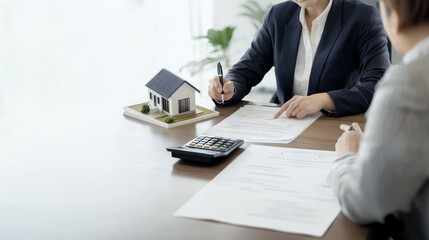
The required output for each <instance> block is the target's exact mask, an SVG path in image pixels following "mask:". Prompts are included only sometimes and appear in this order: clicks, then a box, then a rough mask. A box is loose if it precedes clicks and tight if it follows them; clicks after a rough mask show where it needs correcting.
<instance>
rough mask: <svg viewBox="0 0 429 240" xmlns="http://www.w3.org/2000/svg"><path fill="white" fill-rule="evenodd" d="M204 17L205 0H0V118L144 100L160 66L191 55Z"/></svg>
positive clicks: (176, 65)
mask: <svg viewBox="0 0 429 240" xmlns="http://www.w3.org/2000/svg"><path fill="white" fill-rule="evenodd" d="M201 19H202V21H200V20H201ZM205 19H208V20H205ZM208 24H211V2H210V1H203V2H201V1H200V0H178V1H170V0H73V1H64V0H37V1H34V0H0V36H1V37H0V117H1V116H2V115H7V114H22V115H25V114H27V115H28V114H29V115H31V114H32V113H37V112H38V109H42V108H49V107H51V106H53V105H64V106H67V104H68V103H72V102H82V103H90V102H92V103H97V104H104V103H109V104H117V105H119V106H121V105H123V104H124V103H126V102H132V101H139V100H141V99H146V98H147V90H146V88H145V86H144V85H145V84H146V82H147V81H149V80H150V78H152V77H153V76H154V75H155V74H156V73H157V72H158V71H159V70H160V69H161V68H167V69H169V70H171V71H172V72H175V73H177V72H178V70H179V68H180V67H181V66H182V65H184V64H185V63H186V62H188V61H189V60H191V59H192V58H194V57H195V54H196V51H197V50H196V47H195V46H196V45H195V41H193V40H192V36H196V35H201V32H202V30H201V29H203V28H204V26H205V25H208ZM181 76H182V77H185V78H186V72H184V73H182V74H181ZM190 82H191V83H192V84H195V85H198V84H196V83H195V82H192V80H191V81H190ZM96 91H104V92H107V93H108V94H109V96H111V97H110V98H109V99H93V96H94V94H93V93H94V92H96ZM24 109H25V111H24Z"/></svg>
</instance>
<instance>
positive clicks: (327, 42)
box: [308, 0, 342, 95]
mask: <svg viewBox="0 0 429 240" xmlns="http://www.w3.org/2000/svg"><path fill="white" fill-rule="evenodd" d="M332 1H333V2H332V6H331V10H330V11H329V15H328V18H327V19H326V25H325V28H324V30H323V34H322V38H321V39H320V43H319V46H318V47H317V51H316V55H315V57H314V60H313V67H312V69H311V74H310V82H309V85H308V95H311V94H314V93H315V92H316V91H317V87H318V85H319V80H320V75H321V74H322V71H323V69H324V67H325V62H326V58H327V57H328V55H329V53H330V52H331V50H332V47H333V46H334V44H335V42H336V41H337V38H338V35H339V34H340V32H341V30H342V22H341V14H342V13H341V6H342V1H338V0H332Z"/></svg>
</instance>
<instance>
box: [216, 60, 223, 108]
mask: <svg viewBox="0 0 429 240" xmlns="http://www.w3.org/2000/svg"><path fill="white" fill-rule="evenodd" d="M217 75H218V77H219V82H220V85H221V86H222V92H221V94H222V104H224V103H225V99H224V94H225V93H224V92H223V70H222V65H221V64H220V62H218V63H217Z"/></svg>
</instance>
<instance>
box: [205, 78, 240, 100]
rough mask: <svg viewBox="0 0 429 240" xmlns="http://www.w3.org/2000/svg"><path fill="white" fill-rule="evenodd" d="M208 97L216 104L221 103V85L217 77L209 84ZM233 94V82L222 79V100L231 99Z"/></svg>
mask: <svg viewBox="0 0 429 240" xmlns="http://www.w3.org/2000/svg"><path fill="white" fill-rule="evenodd" d="M209 83H210V84H209V90H208V93H209V96H210V97H211V98H212V99H213V100H215V101H216V102H222V94H221V93H222V85H221V84H220V81H219V77H218V76H215V77H213V79H211V80H210V82H209ZM234 92H235V87H234V84H233V82H231V81H229V80H228V79H226V78H223V93H224V96H223V97H224V100H225V101H228V100H229V99H231V98H232V96H233V95H234Z"/></svg>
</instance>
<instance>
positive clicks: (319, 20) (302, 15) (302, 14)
mask: <svg viewBox="0 0 429 240" xmlns="http://www.w3.org/2000/svg"><path fill="white" fill-rule="evenodd" d="M331 6H332V0H330V1H329V3H328V5H327V6H326V8H325V10H323V12H322V13H321V14H320V15H319V16H318V17H317V18H316V19H314V20H313V22H312V26H315V25H319V24H322V25H324V24H325V22H326V19H327V18H328V14H329V10H331ZM299 21H300V22H301V24H302V25H303V26H305V27H307V22H306V21H305V8H301V11H300V13H299ZM322 29H323V28H322Z"/></svg>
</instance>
